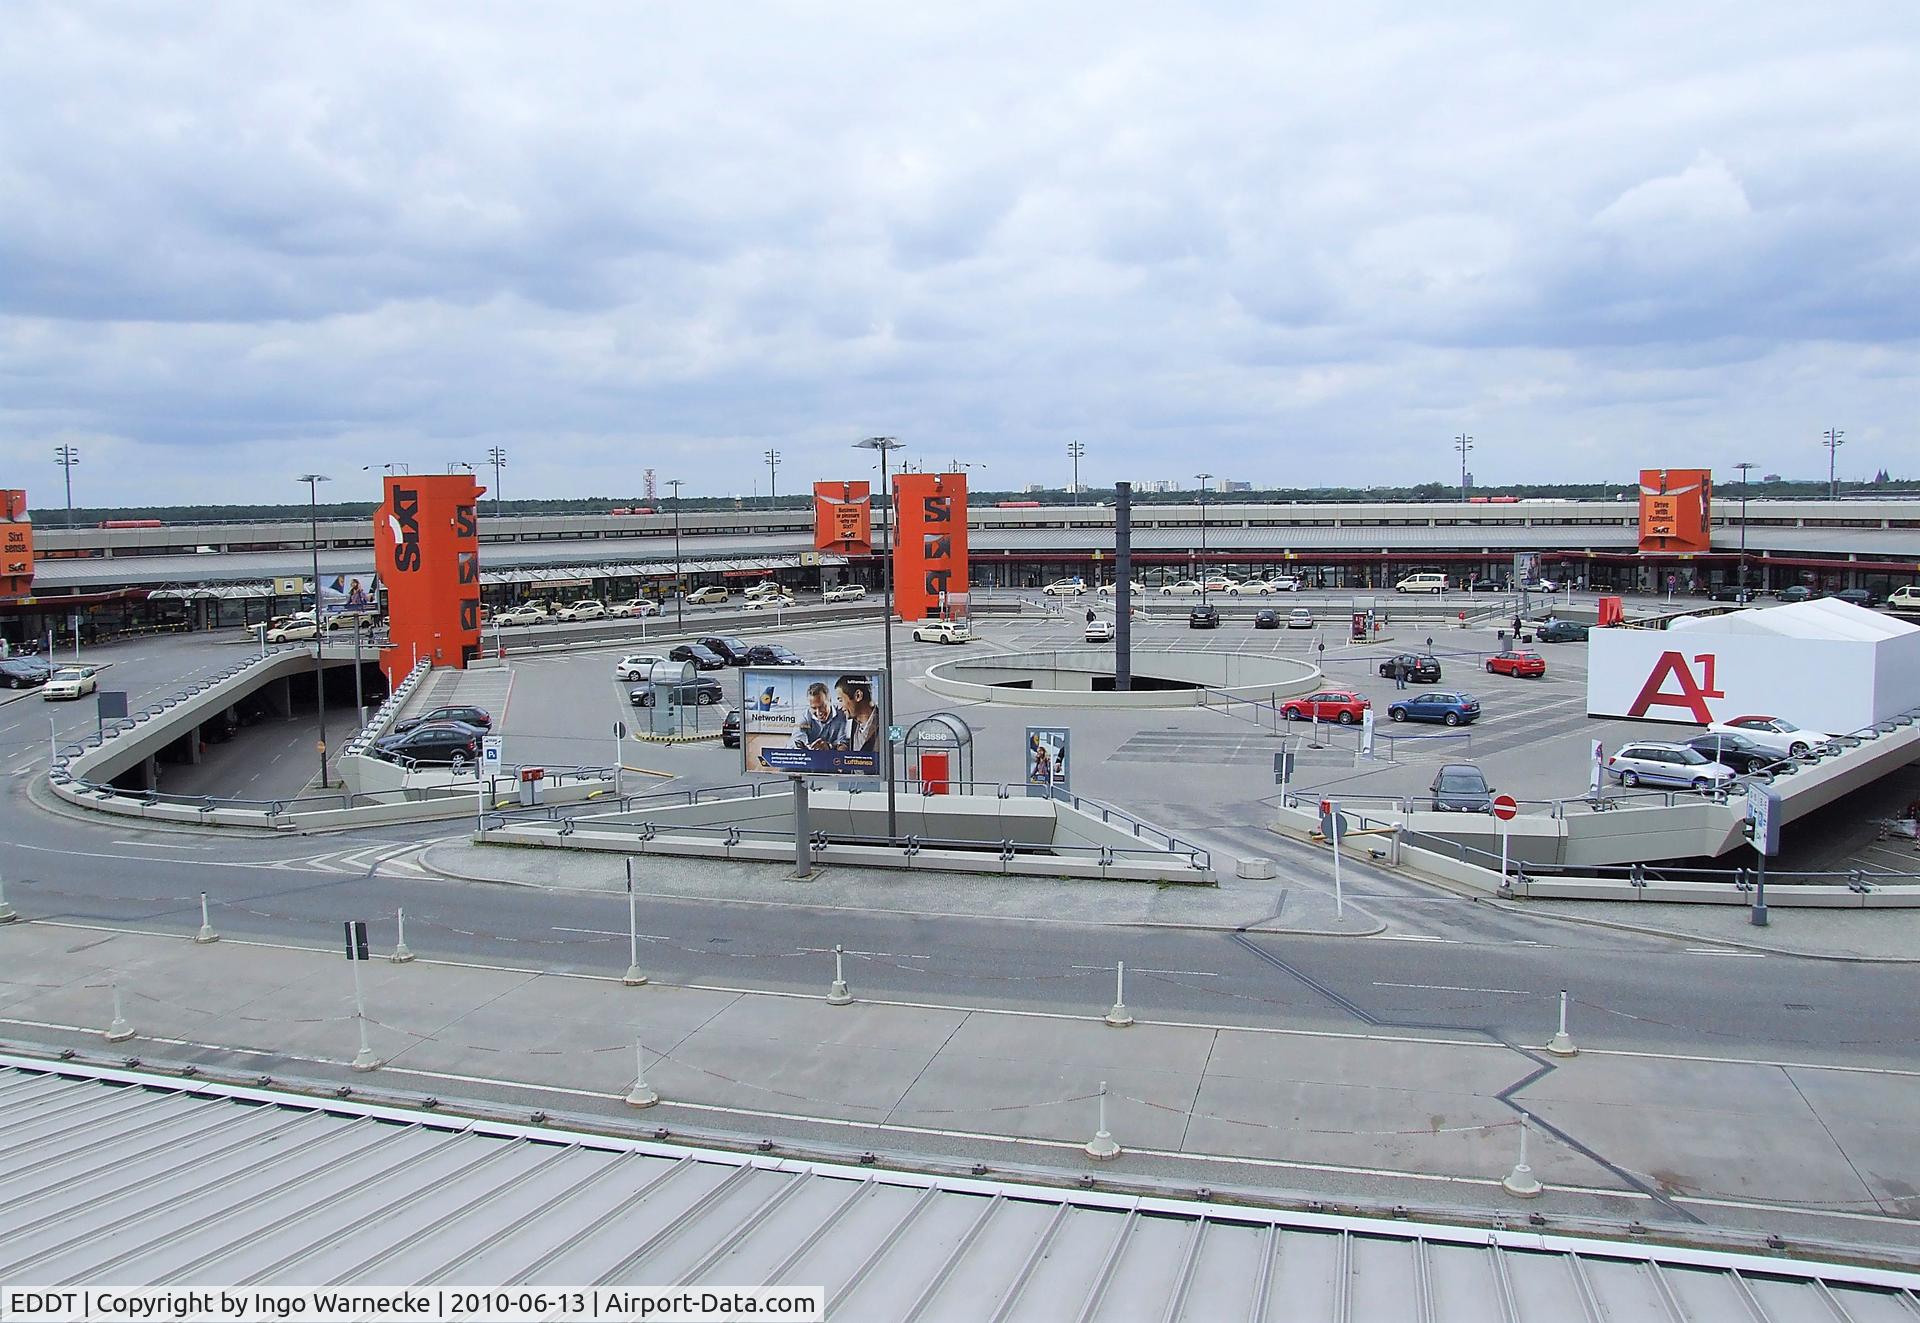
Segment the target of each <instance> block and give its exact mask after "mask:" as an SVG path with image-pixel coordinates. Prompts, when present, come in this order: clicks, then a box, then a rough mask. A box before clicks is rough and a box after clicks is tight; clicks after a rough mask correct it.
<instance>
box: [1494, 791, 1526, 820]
mask: <svg viewBox="0 0 1920 1323" xmlns="http://www.w3.org/2000/svg"><path fill="white" fill-rule="evenodd" d="M1519 812H1520V803H1519V801H1518V800H1516V799H1515V798H1514V797H1513V796H1512V795H1495V796H1494V797H1493V816H1494V817H1496V818H1498V819H1500V821H1502V822H1511V821H1513V819H1514V818H1515V817H1516V816H1517V815H1518V814H1519Z"/></svg>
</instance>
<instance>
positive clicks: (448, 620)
mask: <svg viewBox="0 0 1920 1323" xmlns="http://www.w3.org/2000/svg"><path fill="white" fill-rule="evenodd" d="M485 490H486V488H484V487H482V486H480V485H479V484H478V483H476V482H475V481H474V480H473V475H472V474H471V473H448V474H444V475H443V474H434V475H429V476H424V477H415V476H413V475H411V474H408V475H405V476H389V477H388V478H387V480H386V499H385V500H384V501H383V502H382V503H381V505H380V508H379V509H378V510H375V511H374V512H373V558H374V565H375V567H376V569H377V571H378V574H379V582H380V584H381V585H382V586H383V587H384V588H385V589H386V595H387V620H388V629H387V633H388V636H389V637H390V638H391V639H392V640H393V646H392V647H391V648H388V649H385V650H384V651H383V652H382V653H381V662H382V665H383V667H384V669H385V670H386V672H387V677H388V679H389V680H390V681H391V680H393V679H395V678H396V677H397V676H399V675H404V674H405V673H406V672H407V670H408V669H410V668H411V667H412V665H413V659H414V658H415V657H428V658H431V659H432V661H433V664H434V665H435V666H453V667H464V666H465V665H466V664H467V662H468V660H469V659H471V658H473V657H475V656H477V655H479V651H480V522H479V501H480V494H481V493H482V492H484V491H485ZM328 586H329V581H328V580H325V579H323V580H322V581H321V593H322V600H323V601H324V600H325V594H326V591H327V588H328ZM361 591H362V592H369V591H370V587H369V584H367V583H363V584H362V585H361ZM339 592H340V594H341V595H340V597H339V599H338V603H337V609H342V610H344V609H346V607H347V602H348V600H349V599H350V598H351V597H352V595H353V579H352V576H346V578H345V581H344V582H343V583H342V584H341V586H340V589H339Z"/></svg>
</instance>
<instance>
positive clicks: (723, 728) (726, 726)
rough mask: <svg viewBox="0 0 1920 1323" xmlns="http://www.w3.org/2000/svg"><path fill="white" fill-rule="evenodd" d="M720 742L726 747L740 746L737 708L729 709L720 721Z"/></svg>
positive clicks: (734, 747) (735, 747)
mask: <svg viewBox="0 0 1920 1323" xmlns="http://www.w3.org/2000/svg"><path fill="white" fill-rule="evenodd" d="M720 744H721V746H722V747H723V748H728V749H737V748H739V747H740V712H739V710H738V709H737V708H736V709H731V710H729V711H728V713H727V715H726V718H725V719H724V720H723V721H721V723H720Z"/></svg>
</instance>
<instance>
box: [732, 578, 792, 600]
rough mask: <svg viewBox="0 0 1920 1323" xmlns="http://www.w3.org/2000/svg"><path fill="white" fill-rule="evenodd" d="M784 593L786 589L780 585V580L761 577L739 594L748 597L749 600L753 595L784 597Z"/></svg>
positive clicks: (785, 593)
mask: <svg viewBox="0 0 1920 1323" xmlns="http://www.w3.org/2000/svg"><path fill="white" fill-rule="evenodd" d="M786 595H787V590H786V589H785V588H782V587H781V586H780V582H779V580H777V579H762V580H761V581H760V582H759V583H756V584H754V585H753V587H751V588H749V589H747V590H746V592H744V593H742V594H741V596H742V597H745V598H748V599H749V600H751V599H753V598H755V597H785V596H786Z"/></svg>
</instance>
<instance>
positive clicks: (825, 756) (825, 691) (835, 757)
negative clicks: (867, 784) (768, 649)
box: [740, 666, 885, 777]
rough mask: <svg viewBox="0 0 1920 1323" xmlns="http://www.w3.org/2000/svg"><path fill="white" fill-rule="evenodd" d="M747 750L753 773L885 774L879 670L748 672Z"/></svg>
mask: <svg viewBox="0 0 1920 1323" xmlns="http://www.w3.org/2000/svg"><path fill="white" fill-rule="evenodd" d="M740 680H741V703H740V751H741V755H742V763H743V765H744V766H745V768H746V770H747V771H749V772H785V773H788V774H789V775H799V776H873V777H877V776H880V775H881V763H880V737H881V735H882V733H883V732H884V730H885V727H884V726H883V725H882V722H881V718H880V709H881V700H882V697H883V695H882V693H881V682H882V677H881V675H880V674H879V673H878V672H877V671H859V670H854V671H840V670H835V671H815V670H809V669H807V668H805V667H799V666H767V667H758V666H749V667H747V668H746V669H744V670H742V671H741V672H740Z"/></svg>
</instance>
